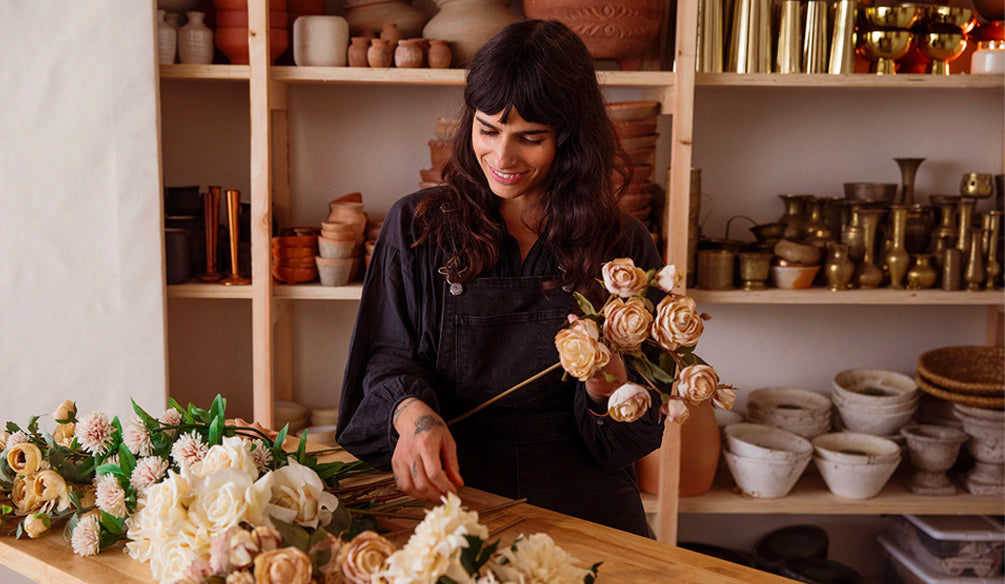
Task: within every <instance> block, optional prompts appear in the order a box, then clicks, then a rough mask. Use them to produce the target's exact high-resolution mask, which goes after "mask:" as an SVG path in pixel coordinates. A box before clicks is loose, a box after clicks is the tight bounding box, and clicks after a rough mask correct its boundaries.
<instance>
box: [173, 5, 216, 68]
mask: <svg viewBox="0 0 1005 584" xmlns="http://www.w3.org/2000/svg"><path fill="white" fill-rule="evenodd" d="M185 15H186V16H187V17H188V23H186V24H185V26H183V27H181V30H179V31H178V60H179V62H181V63H183V64H185V65H209V64H210V63H212V62H213V31H212V30H210V28H209V27H208V26H206V23H205V22H203V18H204V17H205V16H206V15H205V14H203V13H202V12H196V11H192V12H186V13H185Z"/></svg>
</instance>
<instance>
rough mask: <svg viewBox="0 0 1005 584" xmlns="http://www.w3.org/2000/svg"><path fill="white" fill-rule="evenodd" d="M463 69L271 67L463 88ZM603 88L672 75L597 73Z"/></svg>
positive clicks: (326, 77) (337, 79)
mask: <svg viewBox="0 0 1005 584" xmlns="http://www.w3.org/2000/svg"><path fill="white" fill-rule="evenodd" d="M466 76H467V70H466V69H395V68H388V69H371V68H369V67H273V68H272V79H273V80H274V81H280V82H283V83H297V84H306V83H321V84H324V83H339V84H363V85H456V86H461V85H464V82H465V78H466ZM597 81H598V82H599V83H600V84H601V85H606V86H625V87H643V88H647V87H661V88H662V87H669V86H672V85H673V82H674V73H673V72H671V71H598V72H597Z"/></svg>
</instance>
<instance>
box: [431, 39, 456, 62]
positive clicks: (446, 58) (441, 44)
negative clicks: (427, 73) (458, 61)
mask: <svg viewBox="0 0 1005 584" xmlns="http://www.w3.org/2000/svg"><path fill="white" fill-rule="evenodd" d="M428 59H429V67H430V69H447V68H449V67H450V63H451V61H452V60H453V53H451V52H450V45H449V44H448V43H447V41H441V40H430V41H429V56H428Z"/></svg>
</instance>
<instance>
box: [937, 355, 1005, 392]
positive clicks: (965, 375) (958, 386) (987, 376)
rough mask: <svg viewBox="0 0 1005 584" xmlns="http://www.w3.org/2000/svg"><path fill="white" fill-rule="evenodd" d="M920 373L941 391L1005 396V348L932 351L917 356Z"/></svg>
mask: <svg viewBox="0 0 1005 584" xmlns="http://www.w3.org/2000/svg"><path fill="white" fill-rule="evenodd" d="M918 373H919V374H920V375H921V377H923V378H924V379H926V380H927V381H929V382H930V384H931V385H935V386H938V387H940V388H942V389H948V390H951V391H958V392H963V393H981V394H999V393H1001V394H1005V349H1003V348H1002V347H981V346H975V347H942V348H941V349H933V350H931V351H928V352H925V353H923V354H922V355H921V356H920V357H918Z"/></svg>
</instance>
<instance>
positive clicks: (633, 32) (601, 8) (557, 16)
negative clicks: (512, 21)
mask: <svg viewBox="0 0 1005 584" xmlns="http://www.w3.org/2000/svg"><path fill="white" fill-rule="evenodd" d="M523 11H524V14H526V15H527V18H541V19H546V20H558V21H559V22H562V23H564V24H566V25H567V26H568V27H569V28H571V29H572V30H574V31H575V32H576V34H577V35H579V37H580V38H581V39H583V42H584V43H585V44H586V48H587V49H588V50H589V51H590V55H591V56H593V58H595V59H617V60H618V61H620V62H621V65H622V67H621V68H622V69H637V68H638V65H639V63H638V61H639V60H640V59H641V57H642V53H643V52H644V51H645V49H646V48H647V47H648V46H649V45H650V44H651V43H652V42H653V40H655V39H656V36H657V35H658V34H659V30H660V23H661V22H662V20H663V2H661V1H660V0H623V1H622V2H617V3H614V2H604V1H603V0H524V3H523Z"/></svg>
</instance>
